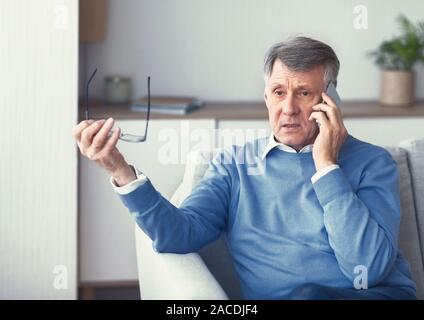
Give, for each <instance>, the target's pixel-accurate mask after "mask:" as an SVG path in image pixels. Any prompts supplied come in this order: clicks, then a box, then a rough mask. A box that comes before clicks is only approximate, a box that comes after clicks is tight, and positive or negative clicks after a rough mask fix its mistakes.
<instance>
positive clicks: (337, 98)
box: [325, 81, 342, 107]
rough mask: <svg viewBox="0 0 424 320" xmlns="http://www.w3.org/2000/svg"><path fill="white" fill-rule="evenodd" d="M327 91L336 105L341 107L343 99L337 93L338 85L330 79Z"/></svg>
mask: <svg viewBox="0 0 424 320" xmlns="http://www.w3.org/2000/svg"><path fill="white" fill-rule="evenodd" d="M325 93H326V94H328V95H329V96H330V98H331V99H333V101H334V103H335V104H336V106H338V107H340V103H341V102H342V100H341V99H340V96H339V94H338V93H337V90H336V87H335V86H334V83H333V81H330V82H329V83H328V86H327V89H326V90H325Z"/></svg>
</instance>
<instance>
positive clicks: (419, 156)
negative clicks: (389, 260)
mask: <svg viewBox="0 0 424 320" xmlns="http://www.w3.org/2000/svg"><path fill="white" fill-rule="evenodd" d="M400 145H401V146H402V147H403V148H405V149H406V150H407V152H408V162H409V169H410V171H411V177H412V185H413V187H414V196H415V197H414V198H415V209H416V211H417V225H418V231H419V236H420V240H421V242H420V245H421V254H422V256H423V257H424V139H419V140H407V141H404V142H402V143H401V144H400ZM423 262H424V260H423ZM423 269H424V266H423Z"/></svg>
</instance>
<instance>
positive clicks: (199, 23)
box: [87, 0, 424, 101]
mask: <svg viewBox="0 0 424 320" xmlns="http://www.w3.org/2000/svg"><path fill="white" fill-rule="evenodd" d="M360 4H365V5H366V7H367V9H368V29H367V30H357V29H355V28H354V27H353V20H354V17H355V15H354V13H353V10H354V7H355V6H357V5H360ZM400 12H402V13H404V14H406V15H407V16H408V17H409V18H410V19H411V20H412V21H417V20H420V19H421V20H422V19H424V15H423V12H424V1H422V0H403V1H401V2H400V1H398V0H385V1H381V0H373V1H371V0H368V1H356V0H343V1H340V0H321V1H316V0H303V1H298V0H285V1H283V0H266V1H264V0H178V1H172V0H109V21H108V34H107V38H106V40H105V41H104V42H103V43H100V44H90V45H88V52H87V55H88V67H89V69H90V71H88V72H91V70H92V69H93V68H94V67H95V66H98V67H99V68H100V71H99V73H98V77H97V82H96V84H95V85H94V87H93V93H94V94H95V95H100V94H101V92H102V85H103V76H105V75H110V74H123V75H129V76H131V77H132V78H133V79H134V85H135V97H139V96H142V95H144V94H145V93H146V91H145V90H146V84H145V78H146V76H147V75H148V74H150V75H151V76H152V92H153V93H156V94H178V95H184V94H188V95H192V94H193V95H197V96H199V97H201V98H203V99H206V100H215V101H216V100H260V99H261V98H262V91H263V81H262V61H263V56H264V53H265V51H266V50H267V49H268V47H270V46H271V45H272V44H274V43H275V42H277V41H280V40H283V39H285V38H286V37H288V36H293V35H305V36H311V37H316V38H318V39H320V40H322V41H325V42H327V43H328V44H330V45H331V46H332V47H333V48H334V49H335V51H336V53H337V54H338V56H339V59H340V61H341V70H340V78H339V92H340V94H341V96H342V98H344V99H376V98H377V97H378V90H379V70H378V69H377V67H376V66H374V64H373V63H372V61H371V60H369V59H367V58H366V57H365V53H366V52H367V51H369V50H372V49H374V48H376V47H377V45H378V44H379V43H380V42H381V41H382V40H383V39H387V38H390V37H391V36H392V35H395V34H397V32H398V26H397V24H396V23H395V17H396V16H397V15H398V14H399V13H400ZM420 70H421V74H419V76H418V84H417V95H418V97H419V98H424V72H423V71H424V69H423V68H422V67H420Z"/></svg>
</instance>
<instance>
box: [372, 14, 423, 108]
mask: <svg viewBox="0 0 424 320" xmlns="http://www.w3.org/2000/svg"><path fill="white" fill-rule="evenodd" d="M397 21H398V23H399V24H400V26H401V29H402V34H401V35H400V36H398V37H394V38H392V39H391V40H386V41H383V42H382V43H381V44H380V46H379V47H378V48H377V49H376V50H375V51H372V52H369V53H368V55H369V56H370V57H373V58H374V62H375V63H376V64H377V65H378V66H379V67H380V68H381V70H382V72H381V88H380V103H381V104H382V105H387V106H409V105H411V104H412V103H413V102H414V92H415V76H414V70H413V67H414V65H415V64H416V63H418V62H424V22H418V23H416V24H413V23H411V22H410V21H409V20H408V18H406V17H405V16H403V15H400V16H399V17H398V18H397Z"/></svg>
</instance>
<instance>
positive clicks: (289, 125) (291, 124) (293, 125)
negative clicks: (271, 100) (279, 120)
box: [282, 123, 300, 128]
mask: <svg viewBox="0 0 424 320" xmlns="http://www.w3.org/2000/svg"><path fill="white" fill-rule="evenodd" d="M282 127H283V128H298V127H300V124H298V123H285V124H283V125H282Z"/></svg>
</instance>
